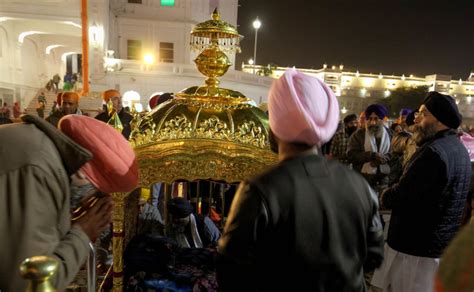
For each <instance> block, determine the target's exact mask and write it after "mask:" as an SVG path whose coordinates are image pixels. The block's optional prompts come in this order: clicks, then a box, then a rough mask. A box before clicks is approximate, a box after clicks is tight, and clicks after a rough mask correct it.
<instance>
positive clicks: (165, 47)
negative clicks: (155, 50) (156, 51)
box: [160, 43, 174, 63]
mask: <svg viewBox="0 0 474 292" xmlns="http://www.w3.org/2000/svg"><path fill="white" fill-rule="evenodd" d="M173 47H174V44H173V43H160V62H164V63H173V61H174V52H173Z"/></svg>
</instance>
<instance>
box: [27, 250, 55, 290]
mask: <svg viewBox="0 0 474 292" xmlns="http://www.w3.org/2000/svg"><path fill="white" fill-rule="evenodd" d="M58 266H59V263H58V261H57V260H56V259H54V258H52V257H47V256H35V257H31V258H27V259H26V260H24V261H23V262H22V263H21V265H20V273H21V276H22V277H23V278H25V279H28V280H29V281H30V282H29V283H28V288H27V290H26V291H28V292H55V291H56V289H55V288H54V287H53V285H52V284H51V282H50V281H49V280H50V278H51V277H52V276H54V274H56V272H57V271H58Z"/></svg>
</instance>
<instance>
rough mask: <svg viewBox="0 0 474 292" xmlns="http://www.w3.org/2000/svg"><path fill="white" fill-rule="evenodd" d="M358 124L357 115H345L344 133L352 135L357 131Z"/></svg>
mask: <svg viewBox="0 0 474 292" xmlns="http://www.w3.org/2000/svg"><path fill="white" fill-rule="evenodd" d="M358 125H359V123H358V121H357V115H356V114H351V115H347V116H346V117H345V118H344V127H345V128H346V132H347V133H348V134H349V135H352V133H354V132H355V131H356V130H357V127H358Z"/></svg>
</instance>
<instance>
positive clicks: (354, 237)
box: [217, 155, 383, 291]
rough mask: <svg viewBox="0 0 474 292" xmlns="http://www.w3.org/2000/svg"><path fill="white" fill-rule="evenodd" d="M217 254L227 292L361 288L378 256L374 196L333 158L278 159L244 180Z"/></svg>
mask: <svg viewBox="0 0 474 292" xmlns="http://www.w3.org/2000/svg"><path fill="white" fill-rule="evenodd" d="M219 254H220V257H219V261H218V268H217V275H218V281H219V287H220V288H222V289H223V290H224V291H230V290H232V291H248V290H256V289H258V290H260V291H303V290H304V291H306V290H307V291H364V282H363V281H364V280H363V265H365V268H366V270H371V269H374V268H375V267H378V266H379V265H380V264H381V262H382V259H383V235H382V226H381V223H380V219H379V215H378V203H377V197H376V196H375V193H374V192H373V191H372V190H371V189H370V187H369V186H368V184H367V183H366V182H365V180H364V179H363V178H362V177H361V176H360V175H359V174H357V173H355V172H353V171H352V170H350V169H349V168H347V167H346V166H344V165H342V164H340V163H338V162H335V161H327V160H326V159H324V158H322V157H321V156H318V155H301V156H297V157H294V158H291V159H288V160H285V161H282V162H281V163H280V164H278V165H277V166H276V167H275V168H273V169H271V170H270V171H268V172H266V173H265V174H263V175H261V176H260V177H258V178H256V179H254V180H252V181H249V182H244V183H242V184H241V186H240V188H239V190H238V192H237V194H236V196H235V198H234V201H233V204H232V208H231V211H230V214H229V217H228V220H227V223H226V227H225V230H224V233H223V235H222V237H221V239H220V241H219Z"/></svg>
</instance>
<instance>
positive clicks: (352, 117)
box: [344, 114, 357, 124]
mask: <svg viewBox="0 0 474 292" xmlns="http://www.w3.org/2000/svg"><path fill="white" fill-rule="evenodd" d="M355 120H357V115H356V114H351V115H347V116H346V117H345V118H344V124H349V123H350V122H352V121H355Z"/></svg>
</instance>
